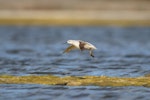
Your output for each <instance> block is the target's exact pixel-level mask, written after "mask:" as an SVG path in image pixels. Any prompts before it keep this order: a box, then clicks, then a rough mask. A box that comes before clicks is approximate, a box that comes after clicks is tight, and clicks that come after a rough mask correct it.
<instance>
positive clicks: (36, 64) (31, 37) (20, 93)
mask: <svg viewBox="0 0 150 100" xmlns="http://www.w3.org/2000/svg"><path fill="white" fill-rule="evenodd" d="M149 37H150V28H149V27H100V26H97V27H94V26H93V27H91V26H89V27H67V26H66V27H61V26H60V27H58V26H57V27H55V26H0V74H2V75H3V74H8V75H17V76H22V75H48V74H52V75H56V76H68V75H69V76H70V75H71V76H83V75H94V76H101V75H105V76H117V77H138V76H143V75H145V74H149V73H150V39H149ZM68 39H81V40H85V41H88V42H91V43H92V44H94V45H95V46H96V47H97V48H98V49H97V50H95V51H94V55H95V58H92V57H90V56H89V53H88V52H86V51H83V52H80V51H72V52H70V53H68V54H62V52H63V50H64V49H65V48H66V47H67V46H68V45H67V44H64V42H66V41H67V40H68ZM149 92H150V89H149V88H146V87H95V86H83V87H81V86H80V87H67V86H46V85H35V84H32V85H30V84H29V85H28V84H26V85H25V84H19V85H18V84H1V85H0V99H2V100H3V99H5V100H9V99H10V98H11V100H16V99H23V100H29V99H32V100H33V99H34V100H37V99H38V100H40V99H42V100H44V99H51V100H54V99H55V100H62V99H64V100H70V99H80V100H85V99H86V100H93V99H94V100H99V99H105V100H116V99H120V100H126V99H128V100H135V99H136V100H141V99H142V100H149V94H150V93H149Z"/></svg>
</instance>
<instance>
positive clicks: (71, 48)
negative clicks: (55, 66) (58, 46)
mask: <svg viewBox="0 0 150 100" xmlns="http://www.w3.org/2000/svg"><path fill="white" fill-rule="evenodd" d="M73 49H76V47H75V46H73V45H70V46H69V47H68V48H67V49H66V50H65V51H64V52H63V53H68V52H70V51H71V50H73Z"/></svg>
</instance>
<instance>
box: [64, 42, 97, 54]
mask: <svg viewBox="0 0 150 100" xmlns="http://www.w3.org/2000/svg"><path fill="white" fill-rule="evenodd" d="M67 43H68V44H70V46H69V47H68V48H66V50H65V51H64V52H63V53H68V52H70V51H71V50H74V49H79V50H81V51H83V50H89V53H90V56H92V57H94V55H93V50H95V49H97V48H96V47H95V46H94V45H92V44H91V43H88V42H85V41H82V40H68V41H67Z"/></svg>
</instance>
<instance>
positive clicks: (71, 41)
mask: <svg viewBox="0 0 150 100" xmlns="http://www.w3.org/2000/svg"><path fill="white" fill-rule="evenodd" d="M75 42H78V41H76V40H68V41H67V43H68V44H74V43H75Z"/></svg>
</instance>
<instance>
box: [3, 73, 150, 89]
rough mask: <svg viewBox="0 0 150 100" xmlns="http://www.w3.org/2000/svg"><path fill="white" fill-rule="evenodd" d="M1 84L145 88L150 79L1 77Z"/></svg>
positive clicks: (148, 85)
mask: <svg viewBox="0 0 150 100" xmlns="http://www.w3.org/2000/svg"><path fill="white" fill-rule="evenodd" d="M0 84H43V85H66V86H112V87H117V86H145V87H150V77H149V76H142V77H130V78H127V77H108V76H78V77H77V76H65V77H58V76H52V75H45V76H35V75H30V76H11V75H1V76H0Z"/></svg>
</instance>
